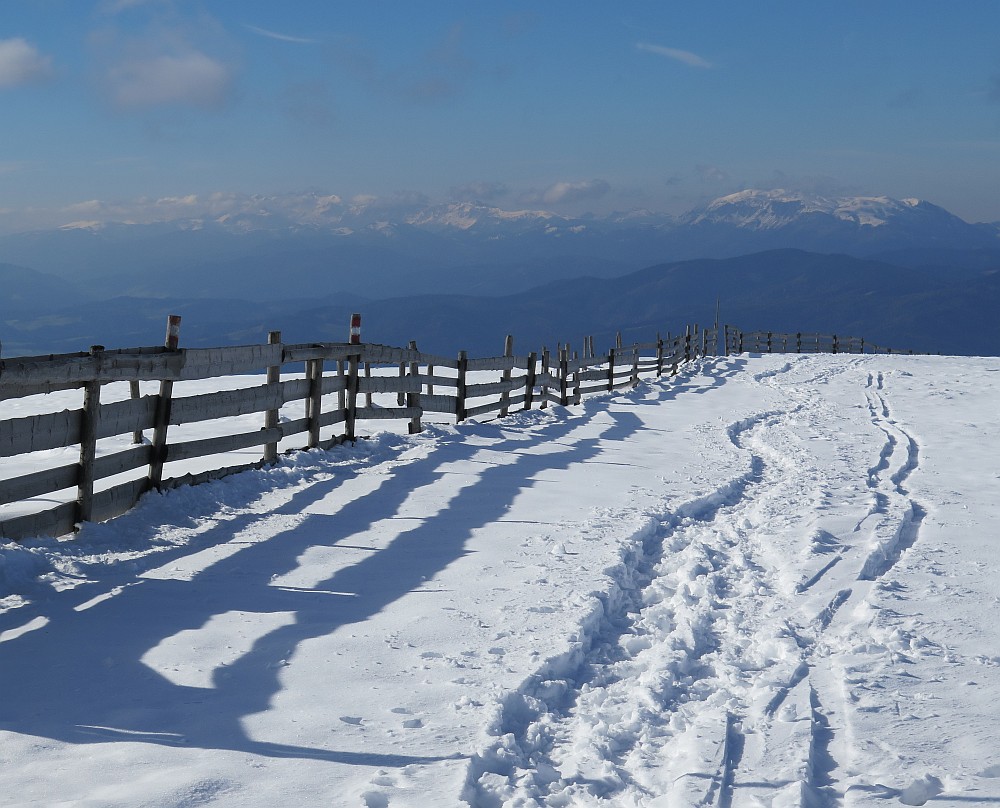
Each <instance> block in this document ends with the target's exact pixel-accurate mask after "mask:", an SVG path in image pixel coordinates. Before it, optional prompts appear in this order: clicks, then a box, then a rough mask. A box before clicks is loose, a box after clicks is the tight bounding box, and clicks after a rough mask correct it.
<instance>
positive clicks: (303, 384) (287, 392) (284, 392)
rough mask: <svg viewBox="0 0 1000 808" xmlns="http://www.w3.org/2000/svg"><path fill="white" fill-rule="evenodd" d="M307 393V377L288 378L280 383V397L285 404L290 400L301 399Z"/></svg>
mask: <svg viewBox="0 0 1000 808" xmlns="http://www.w3.org/2000/svg"><path fill="white" fill-rule="evenodd" d="M308 395H309V379H288V380H287V381H283V382H282V383H281V397H282V400H283V401H284V402H285V403H286V404H288V403H289V402H290V401H301V400H302V399H304V398H306V397H307V396H308Z"/></svg>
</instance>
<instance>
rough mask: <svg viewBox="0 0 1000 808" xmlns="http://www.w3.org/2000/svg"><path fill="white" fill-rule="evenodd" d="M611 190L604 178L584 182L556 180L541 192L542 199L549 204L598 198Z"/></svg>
mask: <svg viewBox="0 0 1000 808" xmlns="http://www.w3.org/2000/svg"><path fill="white" fill-rule="evenodd" d="M610 190H611V186H610V185H608V183H607V182H605V181H604V180H586V181H584V182H557V183H555V184H554V185H551V186H549V187H548V188H547V189H546V190H545V192H544V193H543V194H542V200H543V201H544V202H546V203H548V204H550V205H552V204H556V203H559V202H579V201H581V200H584V199H599V198H600V197H602V196H604V195H605V194H606V193H607V192H608V191H610Z"/></svg>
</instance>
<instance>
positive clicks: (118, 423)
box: [97, 396, 156, 438]
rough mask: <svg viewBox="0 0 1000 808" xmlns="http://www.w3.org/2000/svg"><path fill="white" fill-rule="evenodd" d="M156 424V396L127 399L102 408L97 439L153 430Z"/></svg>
mask: <svg viewBox="0 0 1000 808" xmlns="http://www.w3.org/2000/svg"><path fill="white" fill-rule="evenodd" d="M155 423H156V396H142V397H141V398H126V399H125V400H124V401H114V402H112V403H110V404H104V405H102V406H101V416H100V420H99V421H98V424H97V437H98V438H110V437H111V436H112V435H122V434H124V433H126V432H136V431H141V430H143V429H152V428H153V426H154V425H155Z"/></svg>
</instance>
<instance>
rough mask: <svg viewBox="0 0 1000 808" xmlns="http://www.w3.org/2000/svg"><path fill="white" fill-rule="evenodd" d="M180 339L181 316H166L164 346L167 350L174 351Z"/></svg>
mask: <svg viewBox="0 0 1000 808" xmlns="http://www.w3.org/2000/svg"><path fill="white" fill-rule="evenodd" d="M180 338H181V316H180V315H179V314H168V315H167V338H166V340H164V343H163V344H164V346H166V348H167V350H170V351H176V350H177V346H178V345H179V344H180Z"/></svg>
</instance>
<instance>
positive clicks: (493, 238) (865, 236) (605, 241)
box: [0, 191, 1000, 355]
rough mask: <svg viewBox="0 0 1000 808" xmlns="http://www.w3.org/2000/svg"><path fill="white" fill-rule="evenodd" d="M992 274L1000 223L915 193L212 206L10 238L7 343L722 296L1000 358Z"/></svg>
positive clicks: (317, 331) (535, 334)
mask: <svg viewBox="0 0 1000 808" xmlns="http://www.w3.org/2000/svg"><path fill="white" fill-rule="evenodd" d="M998 269H1000V224H997V223H993V224H987V223H979V224H970V223H968V222H965V221H963V220H962V219H961V218H959V217H957V216H955V215H953V214H951V213H949V212H948V211H946V210H944V209H943V208H941V207H938V206H936V205H933V204H931V203H929V202H923V201H919V200H912V199H907V200H895V199H891V198H888V197H840V198H829V197H817V196H808V195H804V194H799V193H788V192H782V191H743V192H740V193H737V194H732V195H729V196H725V197H721V198H719V199H716V200H714V201H712V202H710V203H709V204H707V205H705V206H702V207H700V208H698V209H696V210H692V211H690V212H688V213H687V214H684V215H683V216H668V215H665V214H659V213H654V212H650V211H632V212H629V213H621V214H612V215H609V216H604V217H596V216H589V217H583V218H575V219H574V218H566V217H561V216H557V215H555V214H553V213H551V212H547V211H535V210H523V211H506V210H503V209H501V208H497V207H495V206H490V205H487V204H481V203H475V202H464V203H455V204H448V205H420V204H418V205H404V204H399V205H396V206H394V207H390V206H385V205H378V204H375V203H370V204H367V205H366V204H357V203H352V204H348V203H344V202H343V201H341V200H340V199H339V198H337V197H329V196H325V197H324V196H319V195H301V196H297V197H282V198H270V199H268V198H252V199H247V200H243V203H241V205H239V206H236V207H235V208H234V207H233V206H230V207H229V208H227V209H226V210H225V212H223V213H220V214H219V215H217V216H213V217H199V218H177V219H174V220H172V221H158V222H146V223H127V222H114V223H108V222H98V221H86V222H72V223H68V224H67V225H66V226H64V227H61V228H58V229H55V230H47V231H36V232H31V233H19V234H13V235H8V236H4V237H0V284H2V286H3V289H4V290H5V293H4V295H3V298H2V302H0V306H2V308H0V340H2V341H3V343H4V348H3V350H4V353H5V355H12V354H13V353H28V352H31V353H34V352H49V351H62V350H80V349H83V348H85V347H86V346H87V345H89V344H92V343H95V342H100V343H103V344H107V345H124V344H151V343H152V344H155V343H157V342H158V341H159V340H160V339H161V338H162V336H161V335H160V334H159V331H161V330H162V322H163V320H164V319H165V315H166V314H167V313H168V309H169V312H170V313H180V314H182V315H184V316H185V326H184V331H185V343H186V344H191V345H194V344H227V343H237V342H257V341H261V340H263V339H264V338H265V336H266V332H267V331H268V330H271V329H281V330H282V331H283V332H284V333H285V338H286V339H289V340H292V341H295V340H316V339H331V340H340V339H343V338H344V335H343V332H344V330H345V328H346V325H345V324H346V322H347V320H346V316H347V315H348V314H349V313H350V311H351V310H361V311H363V312H364V313H365V315H366V331H367V333H366V338H369V339H372V340H373V341H379V342H400V341H405V340H408V339H413V338H416V339H418V340H422V341H423V344H421V347H425V348H427V349H430V350H440V351H449V352H450V351H451V350H453V349H456V348H457V347H462V348H466V349H468V350H479V351H482V350H484V349H486V350H489V346H492V345H496V344H501V345H502V338H503V335H504V334H505V333H514V334H516V335H519V336H520V337H521V338H523V339H524V340H527V341H530V343H531V344H532V345H534V344H535V343H539V344H540V342H542V341H548V342H549V343H551V344H555V342H556V341H565V340H566V339H576V338H577V337H582V335H583V334H585V333H586V334H589V333H598V332H608V333H613V332H614V331H616V330H619V329H627V328H632V327H637V328H638V327H641V328H650V329H653V330H654V331H655V329H656V328H663V327H667V326H669V325H681V324H683V323H684V322H687V321H694V320H697V321H700V322H703V323H704V322H710V321H711V320H712V319H714V312H715V306H716V302H718V303H719V304H720V305H721V306H722V308H723V311H724V313H725V317H724V319H729V320H730V321H732V322H739V324H740V325H741V326H743V327H744V328H770V329H773V330H781V329H785V328H788V329H792V330H803V331H831V330H833V331H840V332H842V333H847V332H848V331H852V330H853V331H854V332H855V333H858V334H861V335H864V336H866V337H867V338H869V339H871V340H874V341H876V342H883V343H884V344H895V345H898V346H899V347H913V348H915V349H919V350H933V351H946V352H954V353H1000V337H998V336H997V335H996V334H995V331H996V326H995V325H994V324H993V319H994V317H993V314H992V312H993V311H997V310H998V309H996V307H995V302H996V301H997V288H996V279H997V274H996V273H997V270H998ZM989 305H993V308H992V309H988V308H987V307H988V306H989ZM944 312H947V313H948V316H950V317H954V318H959V319H960V320H961V321H962V322H964V323H966V324H968V323H970V322H981V323H982V326H981V327H976V328H974V329H973V332H974V333H972V332H970V331H969V329H968V325H966V326H965V327H964V328H965V331H964V332H963V333H962V334H961V335H951V336H949V337H947V340H946V341H945V342H941V341H940V340H938V341H933V340H930V339H927V338H926V332H927V329H926V328H925V327H924V325H922V324H925V323H928V322H934V323H936V322H938V320H940V319H941V317H943V316H944V315H943V313H944ZM738 318H742V319H738ZM928 318H930V319H928ZM372 329H374V333H373V332H372ZM941 330H944V321H943V320H942V321H941ZM991 340H992V341H991ZM988 345H989V346H993V347H992V348H990V349H989V350H986V346H988Z"/></svg>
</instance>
